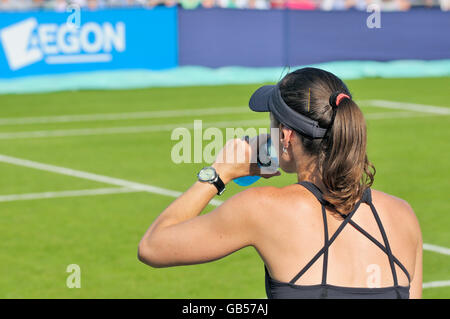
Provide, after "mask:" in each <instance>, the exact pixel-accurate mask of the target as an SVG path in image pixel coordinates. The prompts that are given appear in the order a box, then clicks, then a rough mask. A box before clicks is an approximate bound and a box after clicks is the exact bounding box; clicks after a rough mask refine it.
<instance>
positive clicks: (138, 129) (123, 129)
mask: <svg viewBox="0 0 450 319" xmlns="http://www.w3.org/2000/svg"><path fill="white" fill-rule="evenodd" d="M252 125H264V127H266V126H268V125H269V119H267V120H245V121H225V122H209V123H207V122H203V123H202V126H203V128H206V127H219V128H225V127H239V126H252ZM179 127H183V128H187V129H193V128H194V122H193V121H192V122H191V123H178V124H162V125H147V126H119V127H105V128H86V129H67V130H45V131H28V132H9V133H8V132H7V133H0V139H3V140H9V139H18V138H42V137H64V136H87V135H107V134H130V133H144V132H164V131H169V132H170V131H172V130H174V129H176V128H179Z"/></svg>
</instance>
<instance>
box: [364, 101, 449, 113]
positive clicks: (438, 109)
mask: <svg viewBox="0 0 450 319" xmlns="http://www.w3.org/2000/svg"><path fill="white" fill-rule="evenodd" d="M359 103H360V104H361V105H367V106H375V107H382V108H388V109H396V110H407V111H413V112H423V113H432V114H441V115H449V114H450V108H448V107H442V106H434V105H424V104H415V103H405V102H393V101H385V100H368V101H359Z"/></svg>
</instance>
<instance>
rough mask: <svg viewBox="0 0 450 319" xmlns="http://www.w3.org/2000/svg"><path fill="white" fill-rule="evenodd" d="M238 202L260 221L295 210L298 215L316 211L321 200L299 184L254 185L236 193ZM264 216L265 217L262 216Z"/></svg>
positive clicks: (278, 216) (277, 217) (241, 207)
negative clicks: (279, 185) (277, 185)
mask: <svg viewBox="0 0 450 319" xmlns="http://www.w3.org/2000/svg"><path fill="white" fill-rule="evenodd" d="M235 197H236V204H238V205H239V207H240V209H245V210H246V212H247V214H248V215H249V216H254V217H255V219H256V220H257V221H258V223H259V222H261V221H266V222H267V221H269V220H273V218H276V219H279V218H281V217H282V216H283V215H285V214H288V213H289V212H292V211H295V212H296V215H297V216H299V217H300V216H301V215H304V214H308V213H310V212H315V210H317V208H318V207H317V206H318V205H319V202H318V201H317V200H316V199H315V197H314V195H312V194H311V192H310V191H308V190H307V189H306V188H304V187H301V186H299V185H297V184H293V185H287V186H283V187H274V186H262V187H252V188H249V189H247V190H245V191H243V192H240V193H239V194H237V195H235ZM262 217H264V218H262Z"/></svg>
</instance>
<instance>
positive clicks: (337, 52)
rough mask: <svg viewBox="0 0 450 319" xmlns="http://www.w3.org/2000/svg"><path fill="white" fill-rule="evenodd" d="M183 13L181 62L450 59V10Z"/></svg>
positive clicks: (231, 63) (273, 63)
mask: <svg viewBox="0 0 450 319" xmlns="http://www.w3.org/2000/svg"><path fill="white" fill-rule="evenodd" d="M373 16H375V17H376V14H375V13H372V12H365V11H356V10H348V11H331V12H326V11H301V10H299V11H297V10H267V11H264V10H261V11H258V10H237V9H233V10H227V9H208V10H207V9H197V10H183V9H180V11H179V29H180V34H179V45H180V47H179V51H180V52H179V62H180V65H201V66H208V67H223V66H246V67H271V66H297V65H308V64H312V63H323V62H330V61H348V60H363V61H391V60H405V59H408V60H410V59H414V60H437V59H449V58H450V37H449V30H450V12H442V11H440V10H439V9H413V10H411V11H408V12H379V15H378V17H379V19H378V22H379V25H377V24H376V23H375V24H374V25H372V24H371V23H370V22H373V21H374V20H371V19H372V18H371V17H373Z"/></svg>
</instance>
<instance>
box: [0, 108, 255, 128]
mask: <svg viewBox="0 0 450 319" xmlns="http://www.w3.org/2000/svg"><path fill="white" fill-rule="evenodd" d="M247 112H249V109H248V107H243V106H240V107H216V108H203V109H191V110H189V109H188V110H165V111H148V112H128V113H103V114H76V115H55V116H36V117H18V118H0V125H14V124H21V125H23V124H44V123H68V122H92V121H114V120H131V119H154V118H166V117H180V116H190V115H191V116H198V115H223V114H236V113H247Z"/></svg>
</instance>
